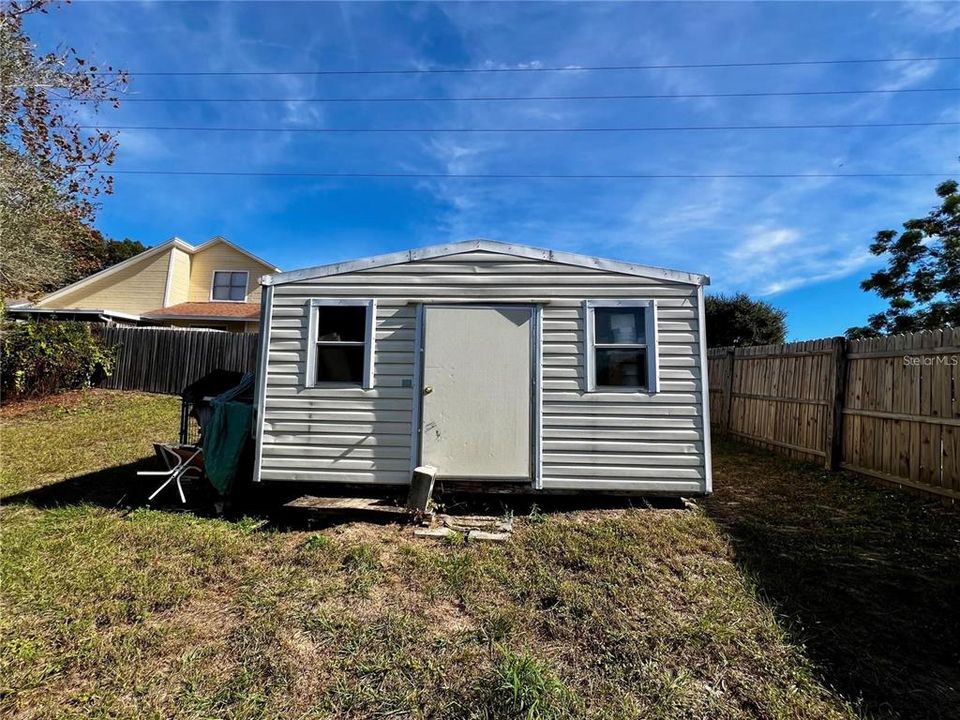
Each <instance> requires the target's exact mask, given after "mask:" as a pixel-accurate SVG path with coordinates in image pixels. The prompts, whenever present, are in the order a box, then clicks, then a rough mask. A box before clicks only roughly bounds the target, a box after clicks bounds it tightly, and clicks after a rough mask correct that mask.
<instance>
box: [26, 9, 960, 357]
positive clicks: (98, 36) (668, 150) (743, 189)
mask: <svg viewBox="0 0 960 720" xmlns="http://www.w3.org/2000/svg"><path fill="white" fill-rule="evenodd" d="M27 30H28V32H29V33H30V34H31V36H32V37H33V38H34V39H35V40H36V41H37V42H38V43H39V45H40V47H41V48H42V49H50V48H52V47H53V46H55V45H58V44H69V45H70V46H73V47H75V48H76V49H77V50H78V52H79V53H80V54H81V55H84V56H86V57H88V58H91V59H93V60H96V61H97V62H100V63H110V64H113V65H115V66H119V67H123V68H126V69H129V70H131V71H132V72H133V73H134V77H133V80H132V82H131V85H130V88H129V97H130V98H151V97H152V98H178V97H179V98H189V97H193V98H198V97H205V98H211V97H220V98H256V97H259V98H304V97H318V96H324V97H331V96H333V97H391V96H392V97H408V96H469V95H591V94H594V95H595V94H691V93H717V92H720V93H725V92H775V91H784V90H857V89H868V88H877V89H913V88H936V87H953V86H960V82H958V81H960V63H958V62H947V61H941V62H937V61H923V62H903V63H890V64H862V65H861V64H845V65H805V66H791V67H761V68H710V69H675V70H665V69H656V70H641V71H612V72H587V71H580V72H564V73H547V72H532V73H490V74H466V75H457V74H443V75H436V74H434V75H429V74H428V75H388V76H383V75H361V76H357V75H343V76H303V75H295V76H290V75H288V76H239V77H238V76H233V77H223V76H220V77H196V76H193V77H155V76H154V77H151V76H137V75H136V74H135V73H136V72H137V71H200V70H210V71H224V70H229V71H238V70H243V71H266V70H292V69H300V70H304V69H371V68H373V69H377V68H408V67H412V68H417V67H430V68H433V67H440V68H443V67H483V66H489V67H506V68H511V67H522V66H530V65H534V66H536V65H540V66H564V67H566V66H591V65H623V64H678V63H680V64H691V63H723V62H757V61H780V60H817V59H837V58H878V57H918V56H919V57H926V56H943V55H957V54H958V52H957V51H958V49H960V4H956V3H952V4H935V3H913V4H896V3H887V2H884V3H868V2H856V3H838V2H831V3H823V4H821V3H813V2H800V3H786V4H781V3H748V2H738V3H707V4H701V3H632V4H607V3H569V4H540V3H520V4H507V3H504V4H499V3H497V4H494V3H484V4H472V3H471V4H468V3H459V4H407V3H383V4H380V3H355V4H333V3H330V4H326V3H282V2H274V3H260V2H244V3H230V4H220V3H168V2H147V3H128V2H123V3H120V2H79V3H75V4H73V5H71V6H68V7H66V8H63V9H61V10H57V11H53V12H51V13H50V14H49V15H47V16H39V17H35V18H31V19H30V20H29V21H28V23H27ZM958 98H960V95H958V94H957V93H904V94H889V95H880V94H875V95H849V96H826V97H810V96H807V97H773V98H771V97H764V98H722V99H717V98H712V99H670V100H596V101H576V102H571V101H524V102H469V103H467V102H443V103H440V102H436V103H372V102H371V103H306V102H293V101H285V102H268V103H205V102H197V103H153V102H129V103H124V104H123V105H122V107H121V108H120V110H112V109H103V110H101V111H100V113H99V115H97V116H96V117H95V118H86V119H89V120H91V121H93V122H101V123H103V124H113V125H189V126H198V125H199V126H203V125H210V126H228V125H234V126H255V127H263V126H270V127H290V128H296V127H301V128H305V127H345V126H348V127H398V126H408V127H415V126H419V127H430V128H444V127H447V128H449V127H589V126H593V127H603V126H607V127H611V126H623V125H633V126H636V125H641V126H649V125H729V124H736V125H745V124H796V123H856V122H859V123H863V122H867V123H884V122H915V121H955V120H958V119H960V106H958ZM958 153H960V131H958V128H957V127H956V126H953V127H949V126H944V127H919V128H918V127H914V128H862V129H830V130H764V131H752V132H736V131H717V132H663V133H634V134H630V133H574V134H566V133H538V134H525V133H504V134H495V133H490V134H487V133H483V134H480V133H470V134H464V133H452V132H431V133H418V134H413V133H411V134H395V133H385V134H348V133H344V134H339V133H331V134H324V133H316V134H313V133H207V132H203V133H201V132H169V131H159V130H129V131H121V133H120V152H119V157H118V162H117V166H116V167H117V168H119V169H128V170H158V169H173V170H221V171H222V170H227V171H230V170H235V171H268V172H270V171H285V172H297V171H307V172H309V171H334V172H412V173H480V174H489V173H533V174H537V173H558V174H577V173H581V174H610V173H628V174H629V173H651V172H652V173H678V174H683V173H690V174H742V173H758V172H759V173H777V172H784V173H830V172H849V173H864V172H866V173H871V172H877V173H889V172H938V173H939V172H943V173H944V175H943V176H942V178H882V179H865V178H857V179H854V178H843V179H809V178H807V179H775V180H770V179H766V180H758V179H687V180H673V179H670V180H664V179H656V180H654V179H627V180H623V179H620V180H596V179H591V180H476V179H472V180H470V179H442V180H435V179H410V180H398V179H386V180H385V179H349V180H344V179H317V178H276V177H274V178H265V177H170V176H150V175H144V176H133V175H120V176H118V177H117V179H116V193H115V194H114V195H113V196H111V197H108V198H107V199H106V200H105V201H104V204H103V208H102V210H101V211H100V214H99V216H98V220H97V225H98V227H99V228H100V229H101V230H103V231H104V232H105V233H107V234H108V235H110V236H112V237H132V238H136V239H138V240H141V241H142V242H144V243H147V244H156V243H158V242H161V241H163V240H165V239H167V238H169V237H170V236H172V235H177V236H179V237H182V238H184V239H185V240H187V241H189V242H195V243H196V242H201V241H203V240H205V239H207V238H209V237H211V236H213V235H217V234H220V235H224V236H226V237H228V238H230V239H231V240H233V241H235V242H237V243H239V244H241V245H242V246H244V247H246V248H248V249H249V250H251V251H252V252H254V253H256V254H258V255H261V256H263V257H265V258H267V259H269V260H271V261H272V262H274V263H276V264H277V265H278V266H280V267H282V268H283V269H293V268H297V267H303V266H308V265H315V264H319V263H325V262H331V261H334V260H340V259H346V258H352V257H359V256H364V255H370V254H376V253H381V252H389V251H393V250H399V249H405V248H409V247H414V246H421V245H429V244H434V243H439V242H446V241H450V240H459V239H465V238H471V237H487V238H493V239H498V240H505V241H511V242H518V243H524V244H530V245H536V246H541V247H550V248H558V249H563V250H570V251H575V252H583V253H588V254H595V255H601V256H606V257H612V258H617V259H624V260H631V261H635V262H641V263H647V264H653V265H664V266H667V267H675V268H680V269H684V270H692V271H697V272H706V273H709V274H710V275H711V277H712V280H713V287H712V289H713V290H716V291H727V292H729V291H738V290H743V291H746V292H748V293H751V294H753V295H758V296H763V297H764V298H766V299H768V300H770V301H771V302H773V303H775V304H777V305H778V306H780V307H783V308H784V309H786V310H787V312H788V314H789V326H790V336H791V338H795V339H802V338H812V337H822V336H827V335H833V334H838V333H841V332H842V331H843V330H844V329H845V328H847V327H848V326H850V325H852V324H860V323H862V322H863V321H865V319H866V316H867V315H868V314H869V313H871V312H875V311H876V310H877V309H880V308H881V307H882V305H881V303H879V301H878V300H876V299H874V298H873V297H872V296H869V295H867V294H865V293H863V292H862V291H861V290H860V289H859V288H858V283H859V281H860V279H862V278H863V277H864V276H865V275H866V274H867V273H869V272H870V270H871V269H872V268H873V267H875V266H876V265H877V261H876V259H875V258H872V257H871V256H869V254H868V253H867V246H868V245H869V243H870V240H871V238H872V236H873V234H874V233H875V232H876V231H877V230H879V229H882V228H887V227H898V226H899V224H900V223H901V222H902V221H903V220H905V219H906V218H909V217H915V216H917V215H920V214H924V213H925V212H926V211H927V210H928V209H929V208H930V207H931V206H932V205H933V201H934V193H933V188H934V186H935V185H936V183H937V182H939V180H940V179H945V178H946V177H948V176H950V174H952V175H957V174H960V172H958V171H960V165H958Z"/></svg>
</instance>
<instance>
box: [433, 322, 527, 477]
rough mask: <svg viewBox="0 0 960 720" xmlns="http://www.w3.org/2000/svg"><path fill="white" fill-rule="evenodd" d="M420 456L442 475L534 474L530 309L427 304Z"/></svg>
mask: <svg viewBox="0 0 960 720" xmlns="http://www.w3.org/2000/svg"><path fill="white" fill-rule="evenodd" d="M423 317H424V333H423V388H422V392H423V405H422V409H423V410H422V426H421V443H422V444H421V450H422V452H421V463H422V464H425V465H433V466H435V467H436V468H437V469H438V470H439V475H440V476H441V477H443V478H469V479H472V480H484V479H488V480H529V479H530V478H531V471H530V468H531V463H530V444H531V443H530V428H531V414H530V413H531V410H532V407H533V406H532V403H531V400H530V398H531V395H532V390H533V384H532V383H533V377H534V376H533V367H532V364H531V363H532V342H531V340H532V332H533V310H532V308H527V307H521V308H517V307H501V308H498V307H491V306H487V307H478V306H461V307H450V306H436V307H430V306H427V307H425V308H424V315H423Z"/></svg>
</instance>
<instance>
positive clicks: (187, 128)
mask: <svg viewBox="0 0 960 720" xmlns="http://www.w3.org/2000/svg"><path fill="white" fill-rule="evenodd" d="M955 125H960V121H937V122H892V123H817V124H806V125H804V124H795V125H645V126H633V127H558V128H544V127H533V128H522V127H502V128H475V127H446V128H445V127H384V128H370V127H328V128H318V127H287V128H284V127H229V126H212V125H78V126H77V127H79V128H80V129H82V130H121V131H122V130H150V131H155V130H157V131H175V132H269V133H611V132H614V133H616V132H623V133H626V132H680V131H728V130H838V129H849V128H901V127H940V126H955Z"/></svg>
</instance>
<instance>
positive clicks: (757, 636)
mask: <svg viewBox="0 0 960 720" xmlns="http://www.w3.org/2000/svg"><path fill="white" fill-rule="evenodd" d="M178 412H179V408H178V405H177V402H176V401H175V400H174V399H171V398H164V397H158V396H149V395H139V394H131V393H108V392H87V393H75V394H70V395H67V396H61V397H59V398H56V399H55V400H54V401H50V402H46V403H37V404H34V405H32V406H29V407H16V406H14V407H6V408H3V409H2V410H0V442H2V447H0V452H2V470H0V496H2V497H3V498H4V502H3V507H2V508H0V530H2V537H0V540H2V555H0V572H2V590H0V593H2V594H0V597H2V607H0V716H3V717H24V718H28V717H50V718H53V717H56V718H69V717H96V718H100V717H104V718H106V717H110V718H170V717H177V718H261V717H271V718H272V717H276V718H281V717H282V718H285V719H286V718H421V717H423V718H464V719H466V718H477V719H479V718H487V719H489V720H492V719H494V718H502V719H508V718H518V719H519V718H525V719H530V720H533V719H537V718H543V719H547V718H610V719H611V720H614V719H616V720H620V719H621V718H656V717H663V718H739V717H762V718H818V719H819V718H843V717H856V716H868V717H898V716H899V717H950V716H953V717H956V714H955V713H956V712H957V711H958V710H957V709H958V708H960V679H958V674H960V673H958V667H960V630H958V623H960V612H958V610H960V562H958V561H960V544H958V543H960V517H958V514H957V513H956V512H955V511H953V510H950V509H947V508H943V507H941V506H939V505H936V504H934V503H929V502H926V501H924V500H922V499H918V498H916V497H912V496H909V495H905V494H901V493H897V492H894V491H886V490H882V489H878V488H877V487H876V486H874V485H872V484H870V483H869V482H866V481H862V480H859V479H857V478H854V477H852V476H849V475H837V476H828V475H826V474H825V473H824V472H822V471H821V470H820V469H818V468H816V467H814V466H805V465H799V464H790V463H788V462H786V461H782V460H780V459H777V458H775V457H773V456H770V455H767V454H764V453H760V452H753V451H749V450H746V449H744V448H741V447H739V446H736V445H726V444H718V445H717V446H716V448H715V464H716V480H715V484H716V487H717V492H716V494H715V495H714V496H713V497H712V498H711V499H709V500H708V501H706V502H700V503H698V506H697V508H695V509H687V510H685V509H665V508H662V507H658V508H652V507H646V506H643V504H642V503H641V504H640V505H639V506H638V507H637V508H632V507H630V503H628V502H621V503H619V504H617V505H615V506H614V507H610V506H609V504H608V506H607V507H605V508H603V509H596V508H593V509H585V508H583V507H581V508H579V509H578V508H576V507H573V506H571V505H570V504H555V505H554V504H547V503H544V509H543V510H542V511H537V512H534V513H529V514H527V513H525V514H524V515H523V516H522V517H519V518H518V520H517V521H516V523H515V526H516V530H515V533H514V536H513V538H512V539H511V541H510V542H508V543H506V544H504V545H489V544H465V543H462V542H461V543H458V542H445V543H438V542H435V541H428V540H421V539H418V538H414V537H413V535H412V531H411V529H410V528H409V527H403V526H396V525H382V526H381V525H373V524H369V523H361V522H353V523H345V524H339V525H332V526H328V527H324V528H321V529H317V528H308V527H306V526H297V525H291V524H290V523H289V522H281V521H280V520H279V518H280V517H282V516H278V515H277V514H276V513H275V512H273V508H272V506H271V504H270V503H269V501H268V500H261V501H260V502H259V503H257V502H254V503H252V504H250V505H249V507H248V508H247V509H246V510H245V513H246V515H245V516H243V517H238V518H234V519H229V520H228V519H216V518H212V517H207V516H203V514H192V513H187V512H181V511H178V510H177V508H176V507H175V505H174V504H170V505H164V506H162V507H161V508H159V509H153V510H151V509H145V508H144V507H143V503H142V501H143V498H144V497H145V495H146V492H145V491H146V490H147V489H148V488H149V487H150V485H152V484H156V483H150V484H147V485H144V484H143V483H141V482H139V481H138V480H137V479H136V478H135V476H134V472H135V470H136V469H138V468H139V467H141V466H142V461H141V459H142V458H144V457H145V456H147V455H149V454H150V444H149V443H150V441H151V440H154V439H171V438H172V437H173V436H174V435H175V429H176V425H177V420H178ZM173 497H174V496H173V494H171V495H168V496H167V498H168V501H169V500H170V499H172V498H173ZM635 504H636V503H635Z"/></svg>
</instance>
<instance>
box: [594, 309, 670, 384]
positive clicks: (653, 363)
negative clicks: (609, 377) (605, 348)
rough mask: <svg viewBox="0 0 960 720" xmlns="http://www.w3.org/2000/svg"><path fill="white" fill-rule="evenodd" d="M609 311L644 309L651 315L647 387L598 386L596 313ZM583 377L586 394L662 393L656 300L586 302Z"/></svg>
mask: <svg viewBox="0 0 960 720" xmlns="http://www.w3.org/2000/svg"><path fill="white" fill-rule="evenodd" d="M605 307H642V308H647V309H648V312H645V313H644V314H643V317H644V323H645V327H644V335H645V339H646V350H647V387H645V388H644V387H639V386H637V387H625V386H619V385H616V386H606V385H601V386H597V369H596V367H595V361H594V358H595V357H596V354H595V350H596V343H595V341H594V337H595V320H594V318H595V314H594V312H593V311H594V309H596V308H605ZM583 328H584V342H583V374H584V383H585V385H586V392H629V393H647V394H650V395H653V394H654V393H657V392H659V391H660V363H659V354H658V346H659V342H658V338H657V303H656V302H655V301H654V300H584V301H583Z"/></svg>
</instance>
